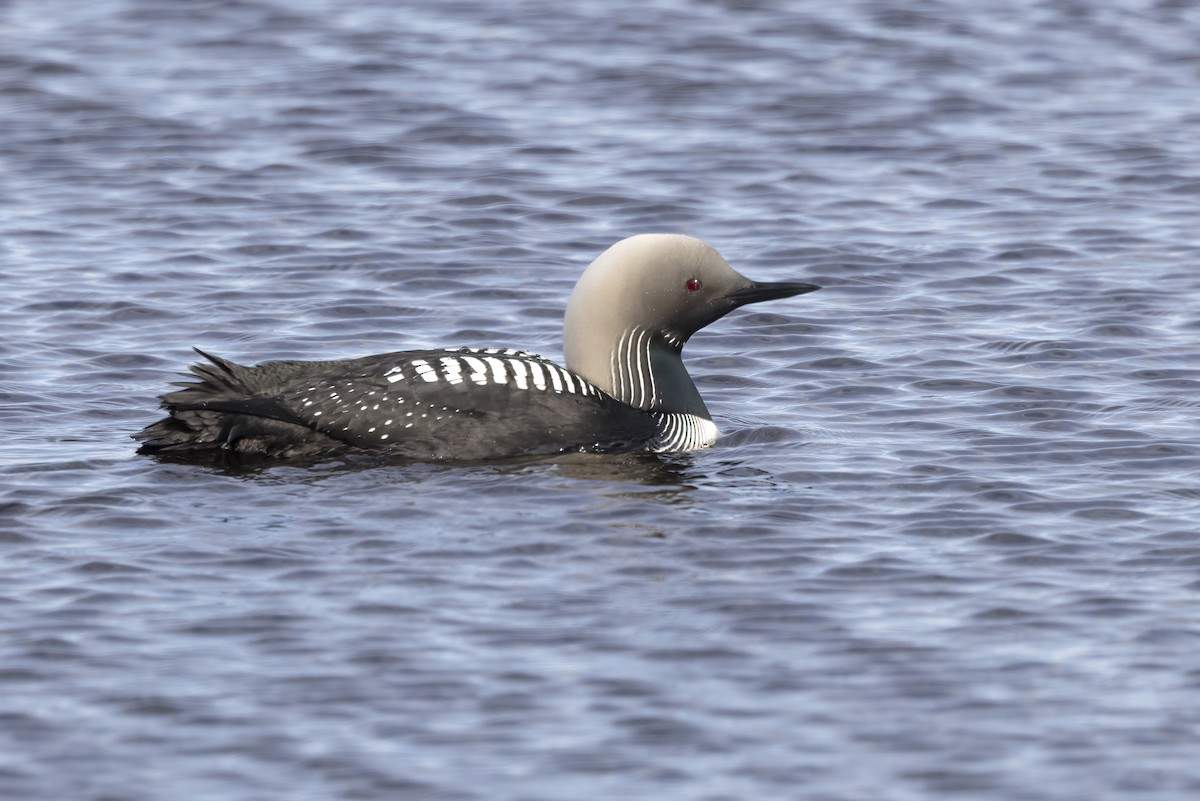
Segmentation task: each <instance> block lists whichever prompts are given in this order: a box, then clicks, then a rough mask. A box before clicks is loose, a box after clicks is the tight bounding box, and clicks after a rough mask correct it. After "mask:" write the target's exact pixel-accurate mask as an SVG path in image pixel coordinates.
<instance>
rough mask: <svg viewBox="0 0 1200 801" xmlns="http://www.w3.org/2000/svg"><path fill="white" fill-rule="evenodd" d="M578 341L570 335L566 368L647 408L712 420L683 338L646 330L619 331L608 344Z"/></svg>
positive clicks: (611, 393)
mask: <svg viewBox="0 0 1200 801" xmlns="http://www.w3.org/2000/svg"><path fill="white" fill-rule="evenodd" d="M578 342H579V341H578V340H573V339H572V338H570V337H568V338H567V342H566V344H565V347H564V351H565V352H566V359H567V368H568V369H570V370H572V371H573V372H576V373H578V374H579V375H581V376H583V377H584V378H586V379H587V380H588V381H591V382H592V383H593V384H595V385H596V386H598V387H600V388H601V389H603V390H604V391H605V392H607V393H608V394H610V395H612V396H613V397H614V398H616V399H617V400H619V401H622V402H623V403H627V404H629V405H630V406H633V407H635V408H638V409H645V410H646V411H651V412H661V413H667V414H690V415H695V416H696V417H699V418H703V419H704V420H711V419H712V415H710V414H709V412H708V407H707V406H705V405H704V400H703V399H702V398H701V397H700V391H699V390H697V389H696V384H695V382H693V381H692V377H691V376H690V375H688V371H687V368H686V367H684V365H683V358H682V351H683V342H669V341H668V340H667V338H666V337H665V336H663V335H662V334H661V333H658V332H651V331H649V330H647V329H643V328H627V329H623V330H621V331H619V332H615V335H614V336H613V337H611V338H609V340H608V341H607V342H604V341H597V340H595V339H592V340H591V341H589V342H588V343H587V346H586V347H580V346H579V344H578Z"/></svg>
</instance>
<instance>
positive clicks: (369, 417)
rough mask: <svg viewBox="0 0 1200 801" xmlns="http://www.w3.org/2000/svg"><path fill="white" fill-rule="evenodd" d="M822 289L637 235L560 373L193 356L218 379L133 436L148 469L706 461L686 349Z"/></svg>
mask: <svg viewBox="0 0 1200 801" xmlns="http://www.w3.org/2000/svg"><path fill="white" fill-rule="evenodd" d="M817 289H819V287H817V286H814V285H812V284H806V283H800V282H796V281H785V282H775V283H761V282H755V281H751V280H750V279H748V278H746V277H745V276H743V275H741V274H739V273H738V272H736V271H735V270H734V269H733V268H732V267H730V266H729V265H728V264H727V263H726V261H725V260H724V259H723V258H721V256H720V254H718V253H717V251H716V250H715V249H714V248H712V247H711V246H709V245H707V244H705V243H704V242H701V241H700V240H698V239H693V238H692V237H688V236H683V235H679V234H641V235H638V236H633V237H630V238H628V239H623V240H621V241H620V242H617V243H616V244H615V245H613V246H612V247H610V248H609V249H608V250H606V251H604V253H602V254H601V255H600V256H599V257H598V258H597V259H596V260H595V261H594V262H592V264H591V265H590V266H589V267H588V268H587V269H586V270H585V271H584V273H583V275H582V276H581V277H580V279H579V282H578V284H576V286H575V289H574V291H573V292H572V293H571V296H570V298H569V300H568V302H567V311H566V317H565V320H564V325H563V352H564V355H565V357H566V367H565V368H564V367H560V366H559V365H557V364H555V363H553V362H551V361H549V360H547V359H545V358H542V357H541V356H537V355H534V354H532V353H527V352H525V351H522V350H514V349H501V348H483V349H477V348H450V349H442V350H412V351H400V352H395V353H384V354H379V355H375V356H366V357H363V358H357V359H344V360H339V361H272V362H264V363H262V364H259V365H257V366H254V367H245V366H242V365H240V364H235V363H233V362H230V361H227V360H225V359H222V358H220V357H217V356H211V355H209V354H207V353H205V352H204V351H202V350H200V349H199V348H196V352H197V353H199V354H200V355H201V356H203V357H204V358H206V359H207V360H208V363H200V364H195V365H192V366H191V368H190V370H191V373H190V374H189V375H188V378H190V379H192V380H191V381H186V382H185V381H180V382H175V383H174V386H177V387H182V389H178V390H174V391H171V392H168V393H167V394H165V395H163V396H162V407H163V408H164V409H166V411H167V413H168V416H167V417H165V418H163V419H162V420H159V421H158V422H156V423H152V424H151V425H149V426H147V427H146V428H145V429H143V430H142V431H141V432H139V433H137V434H135V435H133V436H134V439H136V440H139V441H140V442H141V446H140V447H139V449H138V451H139V453H148V454H160V455H164V456H168V455H170V456H183V457H187V456H201V455H210V456H212V455H224V456H228V457H235V458H249V459H266V460H288V459H313V458H323V457H330V456H336V455H346V454H351V453H355V452H375V453H380V454H384V455H387V456H393V457H399V458H406V459H414V460H421V461H443V460H445V461H487V460H496V459H503V458H508V457H517V456H544V455H551V454H559V453H567V452H586V453H630V452H638V451H642V452H656V453H678V452H684V451H693V450H698V449H701V448H706V447H708V446H710V445H712V444H713V443H714V442H715V441H716V439H717V437H718V436H719V432H718V431H717V427H716V425H715V424H714V423H713V421H712V415H710V414H709V411H708V408H707V407H706V406H705V405H704V401H703V400H702V399H701V397H700V393H699V392H698V391H697V389H696V385H695V384H694V383H693V382H692V378H691V376H690V375H688V372H687V369H686V368H685V367H684V365H683V360H682V359H681V353H682V351H683V346H684V345H685V344H686V343H687V341H688V338H689V337H691V335H692V334H694V333H695V332H696V331H699V330H700V329H701V328H703V327H705V326H706V325H708V324H710V323H712V322H715V321H716V320H718V319H720V318H721V317H724V316H725V315H726V314H727V313H729V312H730V311H732V310H734V309H736V308H738V307H739V306H743V305H745V304H747V303H758V302H760V301H766V300H776V299H780V298H788V297H792V296H794V295H802V294H804V293H807V292H813V291H816V290H817ZM197 379H198V380H197Z"/></svg>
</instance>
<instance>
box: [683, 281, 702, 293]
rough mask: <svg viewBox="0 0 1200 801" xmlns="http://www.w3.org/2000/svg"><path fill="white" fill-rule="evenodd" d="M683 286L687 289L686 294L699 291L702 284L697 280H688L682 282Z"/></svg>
mask: <svg viewBox="0 0 1200 801" xmlns="http://www.w3.org/2000/svg"><path fill="white" fill-rule="evenodd" d="M683 285H684V286H686V287H687V291H688V292H696V291H697V290H699V289H700V287H702V286H704V285H703V284H701V283H700V279H699V278H689V279H688V280H687V281H685V282H684V284H683Z"/></svg>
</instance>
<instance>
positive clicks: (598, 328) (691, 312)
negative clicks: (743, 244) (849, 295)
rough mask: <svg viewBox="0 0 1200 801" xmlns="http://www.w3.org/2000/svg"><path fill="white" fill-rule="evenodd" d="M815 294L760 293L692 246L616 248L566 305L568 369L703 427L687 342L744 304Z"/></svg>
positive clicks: (645, 237)
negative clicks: (686, 361)
mask: <svg viewBox="0 0 1200 801" xmlns="http://www.w3.org/2000/svg"><path fill="white" fill-rule="evenodd" d="M817 289H819V287H816V286H813V285H812V284H803V283H799V282H793V281H786V282H780V283H758V282H755V281H751V280H750V279H749V278H746V277H745V276H744V275H741V274H739V273H738V272H737V271H736V270H734V269H733V268H732V267H730V266H729V265H728V264H727V263H726V262H725V260H724V259H723V258H721V254H719V253H717V251H716V250H715V249H713V248H712V247H710V246H709V245H706V244H704V243H703V242H701V241H700V240H699V239H693V238H692V237H690V236H681V235H679V234H642V235H640V236H633V237H630V238H629V239H623V240H621V241H620V242H618V243H617V244H615V245H613V246H612V247H610V248H609V249H608V250H606V251H604V252H603V253H601V254H600V256H599V258H597V259H596V260H595V261H594V262H592V263H591V265H590V266H589V267H588V268H587V270H585V271H584V273H583V275H582V276H581V277H580V279H579V283H577V284H576V285H575V291H574V292H572V293H571V299H570V300H569V301H568V302H567V314H566V319H565V322H564V326H563V353H564V355H565V356H566V360H567V367H568V368H570V369H571V370H573V371H575V372H576V373H578V374H579V375H582V376H583V377H584V378H586V379H587V380H589V381H591V382H592V383H593V384H595V385H597V386H598V387H600V388H601V389H603V390H605V391H606V392H608V393H609V394H611V395H613V396H614V397H616V398H618V399H620V400H622V401H624V402H626V403H628V404H630V405H631V406H636V407H638V408H640V409H649V410H654V411H662V412H682V413H688V414H695V415H699V416H701V417H704V418H705V419H708V418H709V414H708V409H707V408H705V406H704V401H702V400H701V399H700V394H699V393H698V392H697V391H696V386H695V384H693V383H692V379H691V377H690V376H689V375H688V374H687V370H686V369H685V368H684V366H683V360H682V359H681V358H680V353H681V351H682V350H683V346H684V345H685V344H686V343H687V341H688V338H689V337H691V335H692V334H694V333H696V332H697V331H699V330H700V329H701V328H703V327H704V326H706V325H708V324H709V323H712V322H716V321H717V320H719V319H721V318H722V317H724V316H725V315H726V314H728V313H729V312H731V311H733V310H734V309H736V308H737V307H739V306H744V305H745V304H747V303H757V302H759V301H763V300H775V299H777V298H787V297H791V296H793V295H802V294H804V293H805V292H813V291H815V290H817Z"/></svg>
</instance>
